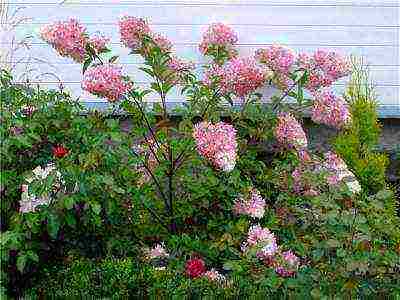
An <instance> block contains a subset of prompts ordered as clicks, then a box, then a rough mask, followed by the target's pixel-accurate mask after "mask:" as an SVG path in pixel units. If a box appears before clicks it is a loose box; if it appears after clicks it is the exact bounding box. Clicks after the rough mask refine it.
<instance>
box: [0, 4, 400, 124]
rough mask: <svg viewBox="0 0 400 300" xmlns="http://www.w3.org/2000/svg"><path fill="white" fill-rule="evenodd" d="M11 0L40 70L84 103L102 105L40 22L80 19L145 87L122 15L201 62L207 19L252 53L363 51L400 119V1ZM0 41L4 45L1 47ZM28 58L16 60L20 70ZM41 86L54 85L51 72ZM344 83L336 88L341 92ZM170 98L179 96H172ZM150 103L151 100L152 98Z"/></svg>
mask: <svg viewBox="0 0 400 300" xmlns="http://www.w3.org/2000/svg"><path fill="white" fill-rule="evenodd" d="M60 2H63V1H59V0H57V1H51V0H11V1H10V3H12V5H13V7H20V6H24V7H26V9H25V10H24V11H23V13H24V14H25V15H27V16H30V17H32V18H33V20H32V21H31V22H29V24H27V25H25V26H24V27H23V28H22V29H21V31H20V32H19V34H20V35H23V34H27V33H32V34H34V35H35V36H36V37H35V38H33V41H32V42H33V44H32V48H31V52H32V55H33V56H36V57H40V58H42V59H44V60H45V62H43V63H39V64H38V68H39V69H40V71H41V72H52V73H54V72H55V73H57V75H58V76H59V77H60V78H61V79H62V81H63V82H64V86H65V87H66V88H68V89H71V90H72V92H73V93H74V94H75V95H77V96H81V99H83V100H85V101H95V102H99V101H101V100H99V99H96V98H94V97H92V96H90V95H88V94H86V93H82V91H81V89H80V80H81V70H80V67H79V65H77V64H74V63H73V62H72V61H71V60H70V59H67V58H61V57H60V56H58V55H57V53H56V52H55V51H54V50H52V49H51V48H50V47H49V46H47V45H46V44H45V43H44V42H43V41H41V40H40V39H39V38H38V37H37V33H38V30H39V28H40V26H42V25H44V24H46V23H48V22H52V21H55V20H59V19H66V18H69V17H76V18H79V19H80V20H81V21H82V22H83V23H84V24H85V25H86V26H87V28H88V31H89V32H90V33H93V32H96V31H101V32H103V33H105V34H106V35H109V36H110V37H111V39H112V43H113V47H112V48H113V52H115V54H122V56H121V60H120V62H121V63H122V64H123V66H124V68H125V70H126V71H127V72H129V73H130V74H134V78H135V79H136V81H137V82H139V83H140V84H142V85H144V84H146V82H147V81H148V79H147V78H146V77H145V76H144V75H143V74H141V73H139V72H137V67H138V63H140V59H139V58H138V57H132V56H127V53H128V50H127V49H125V48H123V47H121V46H120V45H119V34H118V27H117V26H116V23H117V20H118V18H119V16H120V15H121V14H124V13H127V14H129V15H134V16H140V17H145V18H147V19H148V20H149V22H150V24H151V25H152V28H153V29H154V30H155V31H158V32H161V33H163V34H165V35H167V36H168V37H169V38H170V39H171V40H172V41H173V42H174V43H175V45H176V46H175V49H176V52H177V54H178V55H180V56H183V57H185V58H188V59H192V60H194V61H196V62H197V63H198V64H199V65H201V63H202V57H201V56H200V55H199V54H198V51H197V44H198V42H199V40H200V37H201V33H202V31H203V30H204V28H205V27H206V26H207V24H209V23H210V22H215V21H222V22H225V23H227V24H230V25H231V26H232V27H234V29H235V30H236V31H237V32H238V35H239V43H240V44H239V49H240V52H241V53H242V54H244V55H245V54H251V53H252V52H253V51H254V50H255V49H257V48H260V47H262V46H265V45H269V44H271V43H281V44H285V45H288V46H290V47H292V48H293V49H295V50H297V51H313V50H315V49H317V48H325V49H334V50H337V51H339V52H341V53H343V54H356V55H364V56H365V57H366V59H367V62H368V64H369V65H370V69H371V75H372V79H373V80H374V81H375V84H376V90H377V92H378V94H379V101H380V104H381V109H380V110H381V114H382V115H383V116H392V115H397V116H398V117H400V48H399V40H400V37H399V35H400V2H399V1H396V0H375V1H370V0H353V1H351V0H316V1H312V0H292V1H267V0H265V1H239V0H236V1H234V0H232V1H218V0H214V1H201V0H196V1H190V0H186V1H134V0H130V1H128V0H125V1H118V0H102V1H101V0H92V1H91V0H81V1H78V0H66V1H65V3H64V4H62V5H60ZM2 46H3V45H2ZM25 68H26V61H24V60H22V61H21V62H20V63H18V65H17V69H16V71H17V72H19V73H21V72H23V70H24V69H25ZM44 82H45V85H46V86H49V87H57V86H58V82H57V80H56V79H54V78H52V77H48V78H47V79H45V80H44ZM344 84H345V80H342V81H340V82H338V83H337V84H336V85H335V89H337V91H338V92H340V91H341V90H343V87H344ZM169 100H170V101H171V102H180V101H182V100H183V99H182V98H181V97H180V96H179V94H175V95H172V96H171V97H170V99H169ZM149 101H156V99H155V98H150V99H149Z"/></svg>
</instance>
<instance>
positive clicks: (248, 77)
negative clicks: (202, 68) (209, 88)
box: [204, 57, 269, 97]
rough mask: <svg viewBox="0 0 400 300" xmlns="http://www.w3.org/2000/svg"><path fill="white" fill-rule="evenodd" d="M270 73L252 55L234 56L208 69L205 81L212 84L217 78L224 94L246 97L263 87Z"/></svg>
mask: <svg viewBox="0 0 400 300" xmlns="http://www.w3.org/2000/svg"><path fill="white" fill-rule="evenodd" d="M268 74H269V73H267V72H266V71H264V70H262V69H261V68H260V67H259V66H258V65H257V64H256V61H255V60H254V58H252V57H248V58H233V59H231V60H229V61H228V62H227V63H226V64H225V65H223V66H218V65H213V66H212V67H211V68H210V69H209V70H207V71H206V73H205V80H204V82H205V83H206V84H210V83H212V82H213V79H214V78H216V79H217V80H218V83H219V86H220V90H221V92H222V93H223V94H227V93H233V94H234V95H235V96H237V97H245V96H246V95H248V94H250V93H251V92H254V91H255V90H256V89H258V88H259V87H261V86H262V85H263V84H264V83H265V81H266V80H267V78H268Z"/></svg>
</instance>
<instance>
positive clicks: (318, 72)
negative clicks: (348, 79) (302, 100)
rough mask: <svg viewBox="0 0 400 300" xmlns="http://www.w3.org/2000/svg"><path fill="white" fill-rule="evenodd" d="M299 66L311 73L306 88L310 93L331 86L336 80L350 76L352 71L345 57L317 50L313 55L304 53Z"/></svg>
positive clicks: (299, 58)
mask: <svg viewBox="0 0 400 300" xmlns="http://www.w3.org/2000/svg"><path fill="white" fill-rule="evenodd" d="M297 64H298V66H299V67H300V68H303V69H305V70H307V71H308V72H309V79H308V83H307V85H306V88H307V89H309V90H310V91H316V90H318V89H320V88H322V87H327V86H330V85H331V84H332V83H333V82H335V81H336V80H338V79H340V78H342V77H344V76H347V75H349V74H350V70H351V67H350V64H349V61H348V60H347V59H346V58H345V57H342V56H341V55H339V54H337V53H336V52H328V51H325V50H317V51H316V52H314V53H313V54H312V55H309V54H306V53H302V54H300V55H299V56H298V61H297Z"/></svg>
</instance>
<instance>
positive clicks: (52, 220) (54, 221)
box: [47, 214, 60, 239]
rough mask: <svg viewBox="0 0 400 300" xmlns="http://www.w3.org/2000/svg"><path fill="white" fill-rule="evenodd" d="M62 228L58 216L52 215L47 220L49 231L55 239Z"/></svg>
mask: <svg viewBox="0 0 400 300" xmlns="http://www.w3.org/2000/svg"><path fill="white" fill-rule="evenodd" d="M59 228H60V221H59V219H58V217H57V216H55V215H54V214H50V215H49V217H48V219H47V231H48V232H49V234H50V236H51V237H52V238H53V239H55V238H56V237H57V234H58V229H59Z"/></svg>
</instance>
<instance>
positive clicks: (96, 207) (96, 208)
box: [90, 202, 101, 215]
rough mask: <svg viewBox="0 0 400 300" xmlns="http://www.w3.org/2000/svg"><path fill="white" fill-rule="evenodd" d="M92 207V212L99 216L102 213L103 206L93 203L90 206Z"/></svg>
mask: <svg viewBox="0 0 400 300" xmlns="http://www.w3.org/2000/svg"><path fill="white" fill-rule="evenodd" d="M90 206H91V207H92V211H93V212H94V213H95V214H96V215H99V214H100V211H101V205H100V204H99V203H97V202H92V203H91V204H90Z"/></svg>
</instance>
